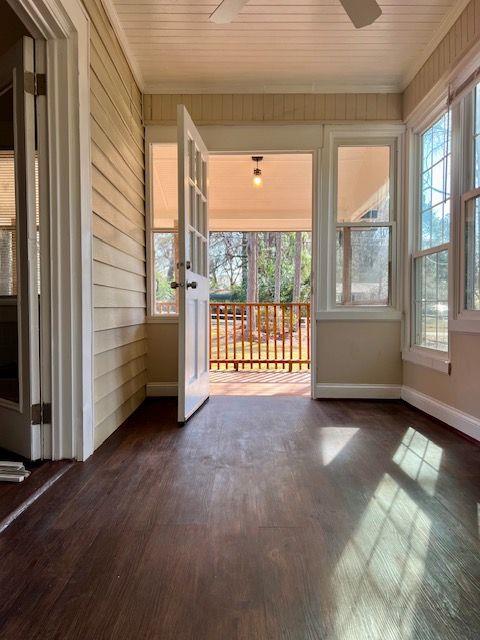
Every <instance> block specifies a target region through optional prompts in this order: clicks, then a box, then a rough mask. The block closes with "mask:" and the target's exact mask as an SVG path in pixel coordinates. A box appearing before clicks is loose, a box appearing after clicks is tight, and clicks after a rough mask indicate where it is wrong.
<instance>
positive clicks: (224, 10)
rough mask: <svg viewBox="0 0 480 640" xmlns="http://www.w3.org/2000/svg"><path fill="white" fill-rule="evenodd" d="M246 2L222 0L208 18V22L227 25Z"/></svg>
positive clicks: (244, 0) (242, 0)
mask: <svg viewBox="0 0 480 640" xmlns="http://www.w3.org/2000/svg"><path fill="white" fill-rule="evenodd" d="M247 2H248V0H223V2H222V3H221V4H219V5H218V7H217V8H216V9H215V11H214V12H213V13H212V15H211V16H210V18H209V20H210V22H215V23H216V24H228V23H229V22H232V20H233V19H234V18H236V17H237V15H238V14H239V13H240V11H241V10H242V9H243V7H244V6H245V5H246V4H247Z"/></svg>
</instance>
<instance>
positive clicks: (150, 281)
mask: <svg viewBox="0 0 480 640" xmlns="http://www.w3.org/2000/svg"><path fill="white" fill-rule="evenodd" d="M153 144H157V145H163V146H172V144H173V143H171V142H157V141H156V140H155V139H152V137H151V131H149V128H148V127H147V130H146V135H145V178H146V185H145V211H146V218H145V231H146V258H147V265H146V270H147V323H148V324H176V323H178V313H172V314H170V315H158V314H156V313H155V312H154V309H155V287H154V282H155V275H154V273H155V261H154V248H153V234H154V233H155V232H161V231H168V232H171V231H172V230H171V229H157V228H156V227H154V226H153V224H152V220H153V180H152V171H153V163H152V145H153Z"/></svg>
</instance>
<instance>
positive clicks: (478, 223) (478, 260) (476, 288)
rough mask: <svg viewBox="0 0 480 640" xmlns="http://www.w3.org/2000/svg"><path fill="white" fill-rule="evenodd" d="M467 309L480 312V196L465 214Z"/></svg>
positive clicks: (468, 204)
mask: <svg viewBox="0 0 480 640" xmlns="http://www.w3.org/2000/svg"><path fill="white" fill-rule="evenodd" d="M465 307H466V308H467V309H470V310H473V311H478V310H480V196H479V197H477V198H472V199H471V200H469V201H468V202H467V207H466V212H465Z"/></svg>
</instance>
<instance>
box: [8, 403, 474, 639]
mask: <svg viewBox="0 0 480 640" xmlns="http://www.w3.org/2000/svg"><path fill="white" fill-rule="evenodd" d="M479 462H480V449H479V447H478V446H477V445H475V444H473V443H471V442H469V441H467V440H465V439H463V438H462V437H460V436H459V435H458V434H456V433H455V432H453V431H452V430H449V429H448V428H446V427H445V426H443V425H442V424H441V423H439V422H438V421H436V420H433V419H430V418H428V417H427V416H425V415H424V414H422V413H420V412H418V411H416V410H414V409H412V408H411V407H408V406H407V405H405V404H404V403H402V402H400V401H398V402H397V401H392V402H388V401H386V402H372V401H348V402H347V401H340V400H334V401H312V400H309V399H307V398H302V397H293V396H289V397H275V398H268V397H246V398H241V397H231V398H228V397H223V396H217V397H214V398H212V399H211V400H210V401H209V402H208V403H207V404H206V405H205V406H204V407H203V408H202V409H201V410H200V411H199V412H197V414H195V415H194V416H193V417H192V418H191V420H190V421H189V422H188V423H187V424H186V425H185V426H184V427H183V428H179V427H178V425H177V423H176V401H175V400H172V399H163V400H159V401H153V400H150V401H146V402H145V403H144V404H143V405H142V406H141V407H140V408H139V409H138V410H137V411H136V412H135V414H134V415H133V416H131V417H130V418H129V419H128V420H127V421H126V422H125V424H124V425H123V426H122V427H121V428H120V429H118V430H117V431H116V432H115V433H114V434H112V436H111V437H110V438H108V440H106V442H105V443H104V444H103V445H102V446H101V447H100V448H99V449H98V450H97V451H96V452H95V454H94V455H93V456H92V457H91V458H90V459H89V460H88V461H87V462H86V463H84V464H80V463H78V464H75V465H74V466H73V467H72V468H71V469H70V470H69V472H68V473H67V474H65V475H64V476H63V477H62V478H61V479H60V480H59V481H58V482H56V483H55V484H54V485H53V486H52V487H51V488H50V489H49V490H48V491H47V492H46V493H45V494H43V495H42V496H40V497H39V498H38V500H37V501H36V502H35V503H34V504H33V505H32V506H31V507H29V509H28V510H27V511H26V512H25V513H23V514H22V515H21V516H20V517H19V518H18V519H17V520H16V521H15V522H14V523H13V524H11V525H10V526H9V527H8V528H7V529H6V530H5V531H4V532H3V534H2V535H1V537H0V566H1V567H2V571H1V572H0V591H1V593H2V598H1V599H0V637H1V638H2V640H10V639H12V640H13V638H18V637H29V638H34V639H38V640H40V639H41V640H45V639H50V638H52V639H53V638H61V639H62V640H77V639H78V640H80V639H82V640H97V639H102V640H131V639H132V638H142V639H143V638H152V639H155V640H156V639H157V638H158V639H161V640H174V639H175V640H226V639H228V640H237V639H238V640H252V639H253V640H438V639H440V638H441V640H459V639H462V640H478V629H479V628H480V612H479V609H478V602H479V601H480V544H479V535H478V533H479V532H478V519H477V520H476V518H478V511H477V509H478V503H480V464H479Z"/></svg>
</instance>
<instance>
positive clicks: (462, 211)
mask: <svg viewBox="0 0 480 640" xmlns="http://www.w3.org/2000/svg"><path fill="white" fill-rule="evenodd" d="M477 86H480V83H479V82H477V83H475V84H474V85H473V86H472V87H471V88H470V89H469V90H468V92H467V93H466V95H464V96H463V97H462V98H461V99H460V100H459V101H458V103H457V104H455V105H454V110H455V112H456V113H457V119H458V122H459V133H458V139H459V143H458V152H457V158H456V160H457V163H458V175H457V180H458V187H457V194H458V197H457V201H458V202H457V210H456V221H457V223H456V228H455V230H454V231H455V238H456V241H457V242H456V245H457V251H456V260H455V283H456V295H455V304H454V309H453V313H452V320H451V325H452V330H453V331H457V332H466V333H480V309H467V308H466V293H467V291H466V258H467V251H466V238H465V232H466V208H467V204H468V202H469V201H470V200H472V199H474V198H476V197H478V196H480V185H478V187H475V102H476V88H477Z"/></svg>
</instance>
